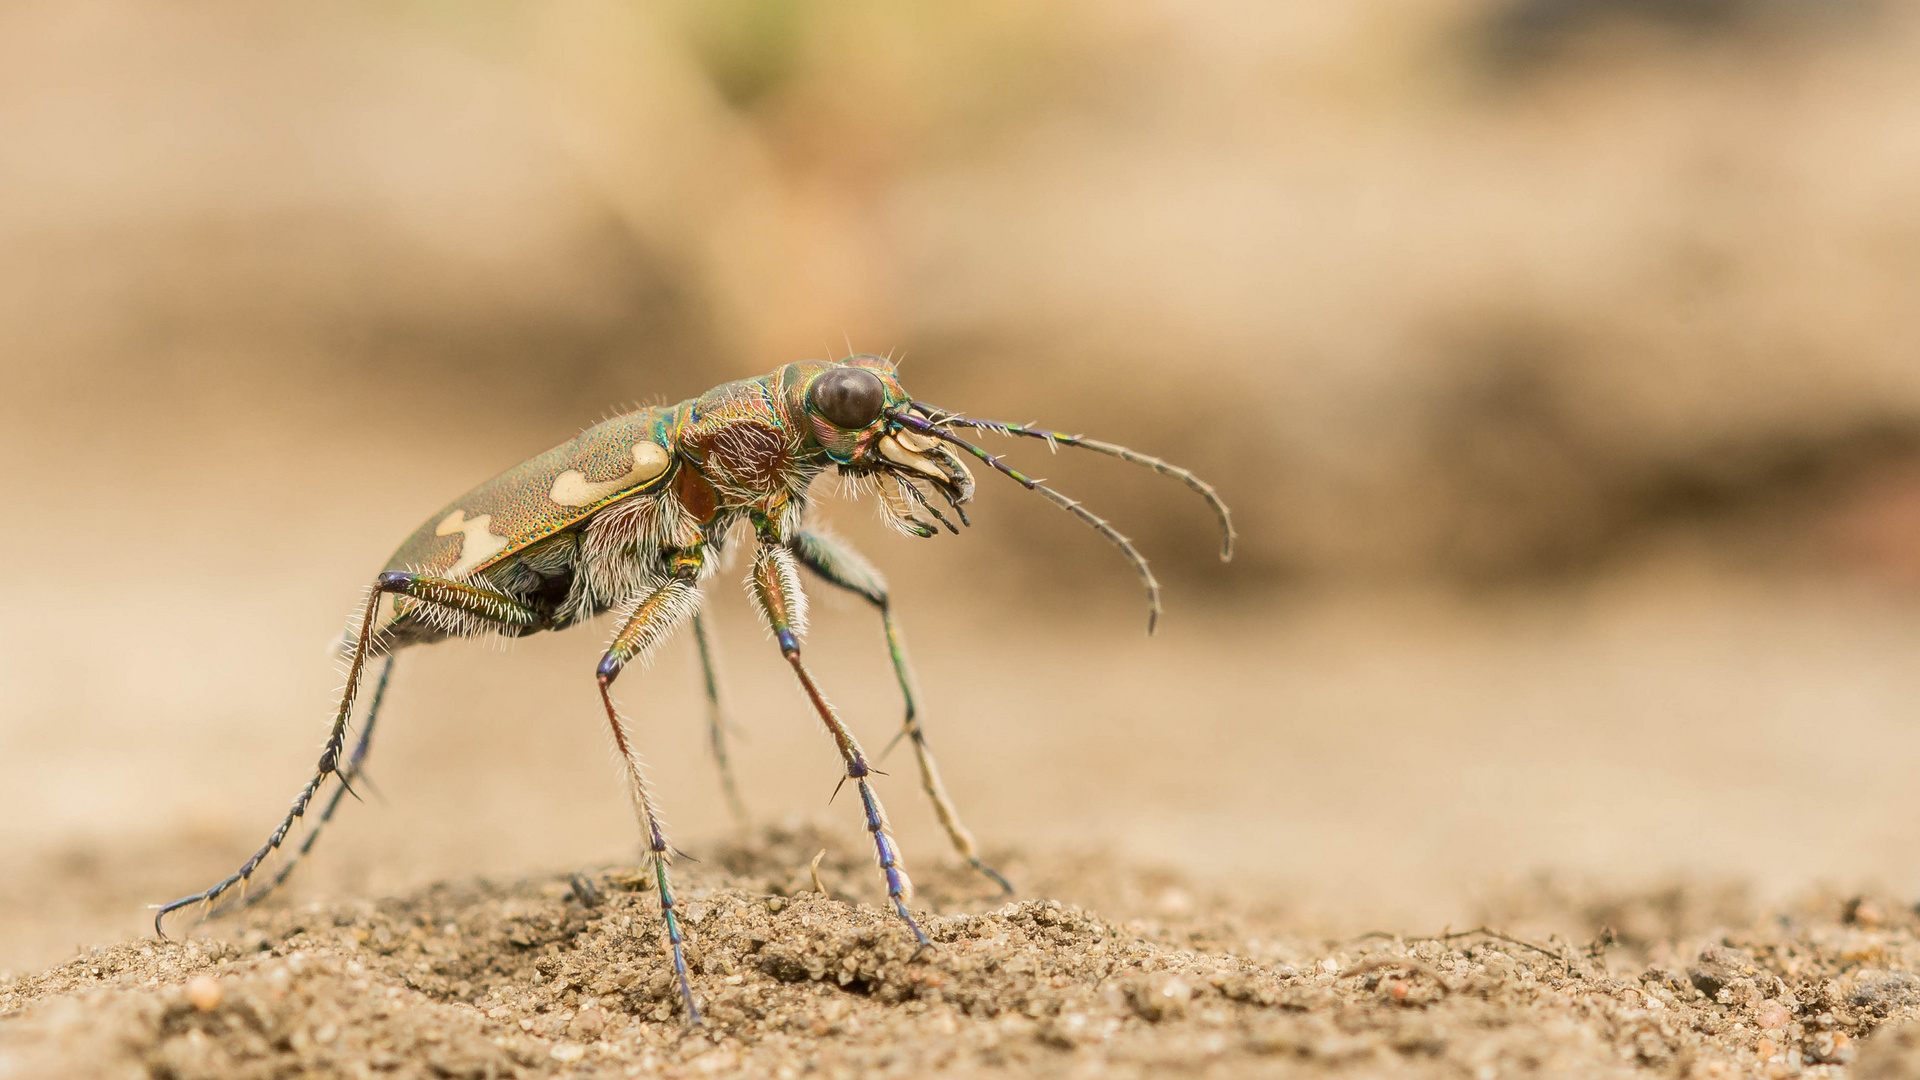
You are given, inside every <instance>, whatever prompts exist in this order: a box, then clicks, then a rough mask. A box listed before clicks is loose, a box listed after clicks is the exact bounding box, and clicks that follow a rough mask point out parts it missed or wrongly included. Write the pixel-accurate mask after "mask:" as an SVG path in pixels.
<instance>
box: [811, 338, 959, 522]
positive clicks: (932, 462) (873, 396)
mask: <svg viewBox="0 0 1920 1080" xmlns="http://www.w3.org/2000/svg"><path fill="white" fill-rule="evenodd" d="M784 374H785V376H786V377H785V378H784V379H782V380H781V381H782V383H783V384H784V387H785V395H784V396H785V399H786V400H785V402H784V404H785V405H786V409H787V413H788V417H789V419H790V420H791V421H792V422H793V423H794V425H795V426H796V427H797V428H798V429H799V430H800V432H801V435H802V438H803V441H804V442H805V444H806V445H807V448H808V449H809V450H815V451H817V453H818V454H819V456H820V458H821V459H822V461H821V463H822V464H832V465H836V466H838V467H839V469H840V472H841V474H842V475H843V476H846V477H848V478H850V479H852V480H853V481H854V482H855V483H857V484H860V485H862V486H866V487H870V488H871V489H873V490H874V491H875V492H876V493H877V494H878V495H879V497H880V501H881V506H882V508H883V510H884V511H885V513H886V515H887V519H888V521H889V522H891V523H892V524H893V525H894V526H895V527H897V528H899V529H901V530H903V531H905V532H908V533H912V534H913V535H916V536H931V535H933V533H934V532H935V529H934V526H933V525H932V524H930V523H929V522H928V521H927V520H926V517H928V516H930V517H932V518H933V519H934V520H936V521H939V522H940V523H941V524H944V525H946V526H947V528H948V529H951V530H953V531H956V532H957V531H959V530H958V529H955V527H954V525H953V524H952V522H950V521H948V520H947V519H946V516H945V515H943V514H942V513H941V512H940V511H939V510H938V509H936V508H935V507H934V505H933V502H932V500H931V498H930V497H929V496H930V495H938V496H939V497H940V498H941V499H942V500H943V501H945V502H946V504H947V505H948V506H949V507H951V508H952V509H953V511H954V512H955V514H956V515H958V516H959V518H960V520H961V522H962V523H963V524H964V523H965V522H966V512H965V511H964V510H962V509H961V506H962V504H964V503H966V502H967V501H968V500H969V499H972V498H973V474H972V473H970V472H968V471H967V467H966V465H965V464H963V463H962V462H961V461H960V459H959V458H958V457H956V456H954V454H953V452H952V451H950V450H948V449H947V447H946V446H944V445H942V444H941V442H940V440H938V439H935V438H930V437H928V436H927V435H925V434H922V433H921V432H918V431H915V430H914V429H912V428H910V427H907V426H904V425H903V424H902V423H901V422H900V420H899V416H900V414H903V413H905V412H907V411H908V410H909V409H910V408H911V407H912V405H913V398H912V396H911V395H909V394H908V393H907V391H906V389H905V388H903V387H902V386H901V385H900V379H899V376H898V373H897V372H896V371H895V370H894V366H893V364H892V363H891V362H890V361H888V360H886V359H885V358H883V357H878V356H850V357H848V358H846V359H845V360H839V361H818V360H807V361H802V362H800V363H797V364H789V365H788V366H787V369H786V372H785V373H784Z"/></svg>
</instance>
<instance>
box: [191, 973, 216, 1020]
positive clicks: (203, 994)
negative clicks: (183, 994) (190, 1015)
mask: <svg viewBox="0 0 1920 1080" xmlns="http://www.w3.org/2000/svg"><path fill="white" fill-rule="evenodd" d="M223 996H224V992H223V991H222V990H221V989H220V980H219V979H216V978H214V977H213V976H211V975H195V976H194V977H193V978H192V979H191V980H189V981H188V982H187V1003H188V1004H190V1005H192V1006H193V1007H194V1008H196V1009H199V1010H200V1011H201V1012H212V1011H213V1010H215V1009H217V1008H219V1007H220V999H221V997H223Z"/></svg>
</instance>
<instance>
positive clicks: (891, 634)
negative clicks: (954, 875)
mask: <svg viewBox="0 0 1920 1080" xmlns="http://www.w3.org/2000/svg"><path fill="white" fill-rule="evenodd" d="M788 546H789V547H790V548H792V550H793V553H794V555H795V556H797V557H798V558H799V560H800V562H801V564H802V565H804V566H805V567H806V568H807V569H809V570H811V571H813V572H814V573H816V574H818V575H820V577H821V579H822V580H824V581H826V582H827V583H828V584H830V585H837V586H839V587H840V588H842V589H845V590H847V591H848V592H850V593H854V594H856V595H858V596H861V597H863V598H865V599H866V601H867V602H868V603H870V604H872V605H873V606H874V607H876V608H878V609H879V610H880V625H881V627H882V629H884V630H885V631H886V635H887V652H888V654H889V655H890V656H892V657H893V674H894V678H896V679H898V680H899V682H900V696H901V697H902V698H903V699H905V701H906V716H905V718H904V719H903V720H902V722H901V729H900V734H899V735H898V736H896V737H895V742H898V741H899V739H901V738H905V739H911V740H912V741H913V756H914V760H915V761H916V762H917V763H918V764H919V766H920V787H921V790H923V791H925V792H926V793H927V799H928V801H930V802H931V803H933V813H934V816H935V817H937V818H939V819H940V825H941V827H943V828H945V829H946V830H947V839H948V840H950V841H952V843H953V850H954V851H956V852H958V853H959V855H960V857H961V858H963V859H965V860H967V862H968V864H969V865H971V866H972V867H973V868H974V869H975V870H978V871H980V873H982V874H984V875H986V876H987V877H988V878H989V879H991V880H992V881H993V883H994V884H996V885H998V886H1000V889H1001V891H1002V892H1004V893H1006V894H1008V895H1011V894H1012V893H1013V886H1012V885H1011V884H1009V883H1008V881H1007V879H1006V878H1004V877H1002V876H1000V872H999V871H998V870H995V869H994V868H993V867H991V866H988V865H987V864H986V863H983V862H981V861H980V855H979V853H978V852H977V851H976V850H975V848H974V841H973V834H972V833H971V832H969V831H967V827H966V826H965V825H963V824H961V823H960V812H959V811H958V810H956V809H954V805H953V800H952V799H951V798H949V797H948V795H947V787H946V784H944V783H942V782H941V780H940V770H939V768H938V767H937V766H935V765H934V763H933V751H932V750H931V749H930V748H929V747H928V746H927V736H926V733H925V732H924V731H922V730H921V728H920V711H919V708H918V707H917V705H916V704H915V693H914V678H913V669H912V668H911V667H909V666H908V664H907V649H906V645H905V644H904V643H903V642H902V641H901V639H900V628H899V626H898V625H896V624H895V622H894V618H893V606H892V601H891V600H890V599H889V597H888V595H887V581H886V578H884V577H882V576H881V574H880V571H879V570H878V569H876V568H875V567H874V565H873V564H872V563H870V562H868V561H867V559H866V557H865V556H863V555H861V554H860V553H859V552H858V551H855V550H854V549H853V548H852V547H851V546H850V545H848V544H847V543H846V542H845V541H843V540H841V539H840V538H839V537H837V536H833V535H831V534H829V533H823V532H813V531H805V530H803V531H802V532H800V533H799V534H798V535H797V536H795V537H794V539H793V542H792V543H791V544H790V545H788ZM891 748H892V747H891V746H889V749H891ZM881 757H882V758H884V757H886V755H885V754H884V753H883V754H881Z"/></svg>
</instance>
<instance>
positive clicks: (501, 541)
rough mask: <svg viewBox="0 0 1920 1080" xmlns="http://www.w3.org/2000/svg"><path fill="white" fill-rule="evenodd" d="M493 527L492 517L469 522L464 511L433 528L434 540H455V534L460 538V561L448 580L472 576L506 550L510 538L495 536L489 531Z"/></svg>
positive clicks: (478, 518) (484, 515)
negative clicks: (474, 570)
mask: <svg viewBox="0 0 1920 1080" xmlns="http://www.w3.org/2000/svg"><path fill="white" fill-rule="evenodd" d="M492 525H493V515H492V514H481V515H480V516H479V517H477V518H473V519H471V520H469V519H468V518H467V512H466V511H465V510H455V511H454V512H453V513H451V514H448V515H447V516H446V517H445V518H443V519H441V521H440V524H439V525H436V526H434V530H433V534H434V535H435V536H452V535H453V534H454V533H459V534H460V536H461V539H460V561H459V562H457V563H454V564H453V566H452V567H451V568H450V569H448V570H447V576H448V577H450V578H458V577H461V576H462V575H464V574H467V573H470V572H472V570H473V569H474V568H475V567H477V566H479V565H480V564H481V563H484V562H486V561H487V560H488V559H491V558H493V557H494V556H495V555H498V554H500V553H501V552H503V551H505V550H507V538H506V537H504V536H496V535H494V533H493V530H492V528H491V527H490V526H492Z"/></svg>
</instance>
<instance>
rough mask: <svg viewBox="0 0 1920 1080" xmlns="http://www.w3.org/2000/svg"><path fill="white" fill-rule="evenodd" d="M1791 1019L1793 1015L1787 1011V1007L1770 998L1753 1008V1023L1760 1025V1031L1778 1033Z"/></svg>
mask: <svg viewBox="0 0 1920 1080" xmlns="http://www.w3.org/2000/svg"><path fill="white" fill-rule="evenodd" d="M1792 1019H1793V1014H1792V1013H1790V1012H1788V1011H1787V1007H1786V1006H1785V1005H1782V1004H1780V1003H1779V1002H1777V1001H1774V1000H1773V999H1772V998H1768V999H1767V1000H1766V1001H1763V1002H1761V1003H1760V1004H1758V1005H1756V1006H1754V1009H1753V1021H1754V1023H1756V1024H1759V1025H1760V1029H1761V1030H1762V1031H1779V1030H1780V1029H1781V1028H1783V1027H1786V1026H1787V1021H1789V1020H1792Z"/></svg>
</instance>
